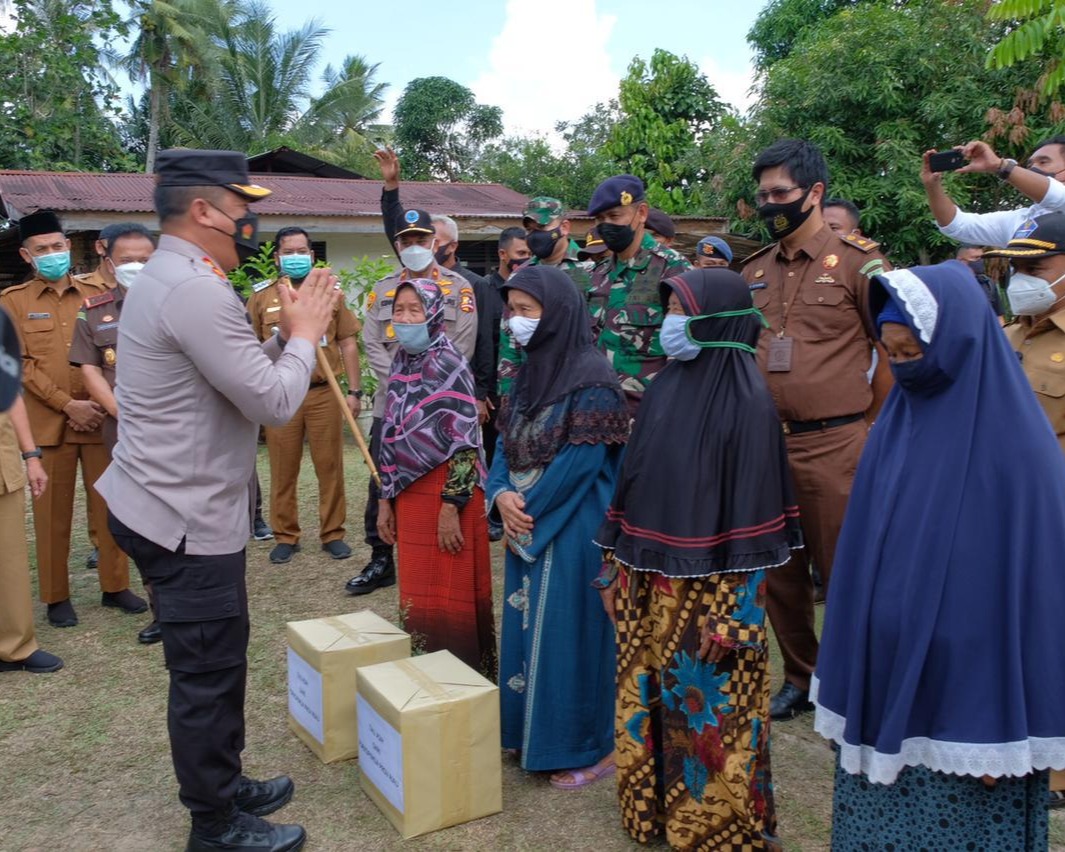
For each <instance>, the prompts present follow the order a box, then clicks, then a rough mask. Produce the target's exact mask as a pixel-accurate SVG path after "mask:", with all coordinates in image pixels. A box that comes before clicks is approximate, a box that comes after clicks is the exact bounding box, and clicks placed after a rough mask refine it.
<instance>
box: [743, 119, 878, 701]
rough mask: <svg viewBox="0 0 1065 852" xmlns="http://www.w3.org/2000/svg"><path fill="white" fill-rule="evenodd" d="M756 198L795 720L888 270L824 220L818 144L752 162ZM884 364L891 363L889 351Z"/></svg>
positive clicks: (858, 440)
mask: <svg viewBox="0 0 1065 852" xmlns="http://www.w3.org/2000/svg"><path fill="white" fill-rule="evenodd" d="M753 171H754V178H755V180H757V181H758V193H757V196H756V197H757V201H758V205H759V208H758V210H759V214H760V215H761V216H762V218H763V220H764V221H765V223H766V225H767V227H768V228H769V231H770V234H771V235H772V236H773V237H774V238H775V239H776V240H778V242H775V243H773V244H772V245H770V246H768V247H767V248H765V249H762V251H760V252H757V253H755V254H753V255H751V257H749V258H748V259H747V261H746V263H745V265H744V267H743V277H744V278H745V279H746V280H747V281H748V282H750V284H751V287H752V290H753V294H752V295H753V297H754V304H755V306H756V307H757V308H758V309H759V310H761V311H762V313H763V314H764V315H765V318H766V320H767V321H768V323H769V327H768V329H766V330H765V331H764V332H763V334H762V337H761V339H760V341H759V346H758V363H759V366H760V367H761V368H762V370H763V372H764V373H765V375H766V379H767V381H768V384H769V389H770V392H771V393H772V394H773V400H774V402H775V403H776V406H777V411H778V412H779V413H780V419H781V421H782V422H783V426H784V432H785V434H786V435H787V444H788V458H789V460H790V462H791V471H792V475H793V476H794V479H795V490H796V494H797V496H798V500H799V513H800V517H801V519H802V527H803V536H804V538H805V540H806V548H805V550H801V551H796V553H795V554H794V556H793V558H792V559H791V561H790V562H788V563H787V564H786V565H783V566H781V567H779V568H774V569H773V570H772V571H770V572H769V574H768V580H769V586H768V597H767V610H768V613H769V618H770V621H771V623H772V625H773V630H774V632H775V633H776V636H777V641H778V642H779V643H780V650H781V653H782V655H783V657H784V677H785V683H784V686H783V688H782V689H781V690H780V692H779V693H778V694H777V695H776V696H774V697H773V701H772V703H771V706H770V714H771V716H772V717H773V718H774V719H788V718H791V717H792V716H794V715H796V714H797V713H800V712H804V711H806V710H809V709H811V707H812V705H811V704H810V701H809V695H808V693H809V689H810V675H811V674H812V673H813V669H814V664H815V663H816V662H817V635H816V633H815V632H814V587H813V579H812V577H811V573H810V569H811V563H813V564H814V565H816V566H817V568H818V569H819V570H820V572H821V576H822V579H823V582H824V584H825V587H826V589H827V587H828V582H829V577H830V575H831V571H832V560H833V558H834V556H835V550H836V539H837V538H838V536H839V530H840V527H841V525H842V523H843V513H844V510H845V509H846V506H847V499H848V498H849V496H850V489H851V480H852V479H853V477H854V471H855V469H856V467H857V465H858V458H859V456H860V455H861V452H862V447H863V446H864V445H865V436H866V432H867V431H868V428H869V423H870V422H871V420H872V418H873V416H874V414H875V412H876V411H877V410H878V408H879V405H880V402H881V400H882V394H883V393H885V392H886V388H887V387H890V383H886V384H885V382H884V381H883V380H882V379H881V378H880V377H878V380H876V381H874V383H873V384H872V385H870V382H869V379H868V378H867V375H866V374H867V371H868V370H869V368H870V365H871V353H872V346H873V343H874V341H875V340H876V339H877V335H876V328H875V326H874V325H873V323H872V321H871V319H870V317H869V316H868V308H867V304H868V292H869V276H870V275H875V274H877V273H879V272H881V271H883V270H885V269H886V268H887V264H886V261H885V260H884V257H883V255H881V254H880V253H879V252H878V251H877V244H876V243H874V242H872V241H871V240H866V239H864V238H861V237H853V236H846V237H839V236H837V235H836V234H835V233H833V232H832V230H831V229H830V228H829V227H828V226H827V225H826V224H825V222H824V219H823V218H822V216H821V201H822V199H823V198H824V195H825V191H826V189H827V187H828V167H827V165H826V164H825V160H824V157H822V156H821V152H820V151H819V150H818V149H817V147H816V146H814V145H813V144H811V143H809V142H804V141H800V140H794V139H788V140H783V141H780V142H777V143H776V144H774V145H772V146H770V147H769V148H767V149H766V150H765V151H763V152H762V153H761V154H760V155H759V156H758V159H757V160H756V161H755V164H754V169H753ZM880 370H881V371H886V370H887V359H886V358H881V360H880Z"/></svg>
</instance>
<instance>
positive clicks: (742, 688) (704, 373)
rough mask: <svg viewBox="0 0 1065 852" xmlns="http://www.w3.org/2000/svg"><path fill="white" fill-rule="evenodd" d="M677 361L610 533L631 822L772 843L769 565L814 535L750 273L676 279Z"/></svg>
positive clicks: (669, 334) (724, 840)
mask: <svg viewBox="0 0 1065 852" xmlns="http://www.w3.org/2000/svg"><path fill="white" fill-rule="evenodd" d="M661 295H662V304H663V307H665V308H666V309H667V312H668V313H667V316H666V319H665V321H664V322H663V325H662V331H661V341H662V347H663V349H664V350H665V352H666V354H667V355H669V356H670V358H671V361H670V363H669V364H668V365H667V366H666V368H665V369H664V370H662V372H661V373H660V374H659V375H658V377H657V378H656V379H655V381H654V382H653V383H652V385H651V387H650V388H649V389H648V391H647V394H646V395H645V397H644V400H643V404H642V405H641V407H640V412H639V415H638V417H637V420H636V425H635V428H634V429H633V433H632V437H631V438H630V441H629V446H628V451H627V453H626V456H625V460H624V463H623V466H622V471H621V475H620V476H619V478H618V486H617V491H616V493H615V495H614V500H613V502H612V504H611V506H610V509H609V510H608V512H607V519H606V521H605V523H604V524H603V526H602V528H601V529H600V531H599V536H598V539H597V541H598V543H599V545H600V546H601V547H602V548H603V550H604V553H605V556H606V560H605V564H604V569H603V574H602V575H601V577H600V579H599V581H598V584H599V585H600V586H601V587H602V588H603V599H604V604H605V605H606V606H607V612H608V613H609V614H611V615H612V617H615V618H616V624H617V633H618V681H617V688H618V698H617V718H616V720H615V729H616V731H617V753H616V761H617V772H618V790H619V795H620V797H621V808H622V819H623V822H624V824H625V828H626V829H627V830H628V832H629V833H630V834H631V835H632V836H633V837H634V838H636V839H637V840H639V841H641V842H646V841H648V840H650V839H651V838H652V837H654V836H656V835H659V834H661V833H662V832H663V831H664V832H665V835H666V839H667V840H668V841H669V843H670V845H672V846H674V847H675V848H682V849H694V848H706V849H733V848H735V849H739V848H745V849H765V848H775V840H774V837H773V836H774V834H775V832H776V818H775V814H774V808H773V794H772V786H771V783H770V772H769V727H768V720H769V674H768V669H767V662H768V653H767V649H766V636H765V609H764V606H765V569H766V568H771V567H773V566H776V565H781V564H783V563H785V562H787V560H788V558H789V555H790V551H791V549H792V548H796V547H801V546H802V533H801V531H800V528H799V523H798V508H797V506H796V501H795V498H794V494H793V492H792V486H791V481H790V475H789V472H788V462H787V455H786V451H785V446H784V435H783V432H782V430H781V426H780V420H779V418H778V417H777V413H776V409H775V407H774V405H773V401H772V399H771V398H770V395H769V391H768V389H767V387H766V384H765V381H764V379H763V378H762V375H761V373H759V371H758V367H757V365H756V363H755V358H754V354H755V348H756V346H757V344H758V335H759V331H760V328H761V324H760V319H761V317H760V314H759V313H758V311H757V310H755V308H754V307H753V305H752V303H751V295H750V291H749V289H748V287H747V284H746V283H745V282H744V281H743V279H742V278H740V276H739V275H737V274H736V273H734V272H730V271H729V270H727V269H698V270H692V271H691V272H686V273H684V274H683V275H681V276H678V277H676V278H670V279H668V280H667V281H665V282H663V284H662V286H661Z"/></svg>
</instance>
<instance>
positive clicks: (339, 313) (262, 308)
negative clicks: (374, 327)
mask: <svg viewBox="0 0 1065 852" xmlns="http://www.w3.org/2000/svg"><path fill="white" fill-rule="evenodd" d="M288 283H289V280H288V278H287V277H281V278H278V279H277V280H275V281H263V282H261V283H259V284H256V285H255V288H254V289H255V292H254V293H252V296H251V298H250V299H248V316H250V317H251V327H252V328H253V329H255V334H256V336H257V337H258V338H259V340H261V341H263V342H264V343H265V342H266V341H267V340H269V339H270V338H271V337H273V336H274V334H276V333H277V328H278V322H280V320H281V299H280V298H278V295H277V288H278V287H279V286H282V285H287V284H288ZM361 328H362V325H361V324H360V323H359V321H358V320H357V319H356V318H355V314H353V313H352V312H351V311H350V310H349V309H348V308H347V307H346V306H345V305H343V304H340V305H337V307H336V310H335V311H333V319H332V321H331V322H330V323H329V328H328V329H326V332H325V345H324V346H323V347H322V348H323V349H325V359H326V361H328V362H329V366H330V368H331V369H332V371H333V375H334V376H338V377H339V376H340V374H341V373H343V372H344V361H343V359H342V358H341V357H340V347H339V346H338V345H337V341H339V340H346V339H347V338H349V337H354V336H355V335H356V334H358V333H359V331H360V329H361ZM348 378H349V379H351V378H352V377H351V376H349V377H348ZM354 378H356V379H357V378H358V377H357V376H356V377H354ZM324 381H326V377H325V376H324V375H322V371H321V370H320V369H319V368H318V367H315V368H314V372H313V373H311V384H312V385H317V384H320V383H321V382H324Z"/></svg>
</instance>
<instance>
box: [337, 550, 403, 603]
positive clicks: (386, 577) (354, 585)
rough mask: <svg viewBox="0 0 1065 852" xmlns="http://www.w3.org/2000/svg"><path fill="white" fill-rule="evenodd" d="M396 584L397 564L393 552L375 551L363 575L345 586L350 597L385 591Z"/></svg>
mask: <svg viewBox="0 0 1065 852" xmlns="http://www.w3.org/2000/svg"><path fill="white" fill-rule="evenodd" d="M395 584H396V562H395V560H394V559H393V557H392V551H391V550H384V549H382V550H375V551H374V555H373V558H372V559H371V560H370V562H369V564H368V565H367V566H366V567H365V568H363V569H362V573H361V574H359V575H357V576H355V577H352V578H351V579H350V580H348V582H347V584H346V585H345V586H344V591H346V592H347V593H348V594H349V595H368V594H370V592H372V591H373V590H374V589H383V588H385V587H386V586H394V585H395Z"/></svg>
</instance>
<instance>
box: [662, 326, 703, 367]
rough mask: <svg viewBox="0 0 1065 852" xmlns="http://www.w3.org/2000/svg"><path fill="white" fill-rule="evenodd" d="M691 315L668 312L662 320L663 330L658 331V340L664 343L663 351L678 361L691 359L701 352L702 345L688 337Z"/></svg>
mask: <svg viewBox="0 0 1065 852" xmlns="http://www.w3.org/2000/svg"><path fill="white" fill-rule="evenodd" d="M690 319H691V317H689V316H685V315H684V314H667V315H666V318H665V319H664V320H662V330H661V331H660V332H659V333H658V340H659V342H660V343H661V344H662V351H663V352H665V353H666V355H668V356H669V357H670V358H676V359H677V360H678V361H691V360H693V359H694V358H695V357H696V356H697V355H698V354H699V353H700V352H702V351H703V350H702V347H700V346H699V344H698V343H693V342H692V341H691V340H689V339H688V320H690Z"/></svg>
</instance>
